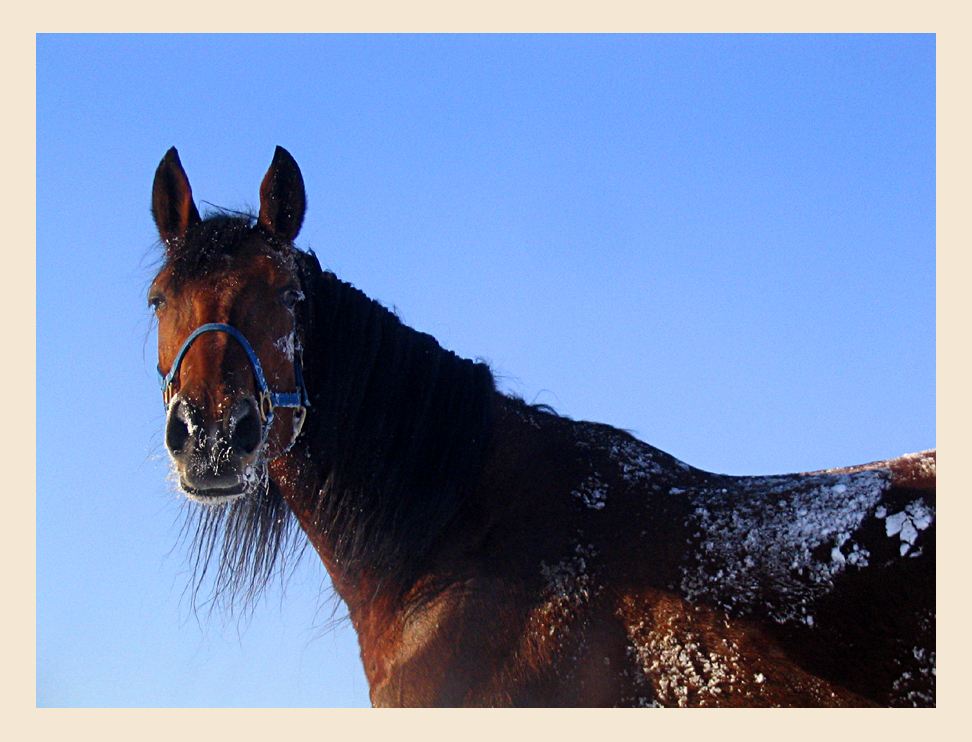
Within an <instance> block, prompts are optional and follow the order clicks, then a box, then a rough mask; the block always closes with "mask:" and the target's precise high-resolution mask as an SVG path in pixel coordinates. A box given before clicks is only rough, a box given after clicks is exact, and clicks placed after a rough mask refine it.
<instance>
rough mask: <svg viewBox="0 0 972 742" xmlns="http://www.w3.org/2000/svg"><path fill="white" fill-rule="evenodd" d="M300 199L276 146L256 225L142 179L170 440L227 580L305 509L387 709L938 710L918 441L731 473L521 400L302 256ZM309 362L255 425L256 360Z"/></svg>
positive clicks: (177, 188)
mask: <svg viewBox="0 0 972 742" xmlns="http://www.w3.org/2000/svg"><path fill="white" fill-rule="evenodd" d="M304 203H305V199H304V189H303V180H302V178H301V175H300V171H299V169H298V168H297V165H296V163H295V162H294V161H293V159H292V158H291V157H290V155H289V154H287V153H286V151H284V150H282V149H280V148H278V149H277V152H276V154H275V157H274V161H273V164H272V165H271V167H270V170H269V171H268V173H267V176H266V178H265V179H264V182H263V185H262V187H261V209H260V214H259V216H258V217H256V218H255V219H249V218H246V217H239V216H230V215H226V214H217V215H214V216H210V217H207V218H206V219H202V218H201V217H200V216H199V214H198V212H197V211H196V207H195V205H194V202H193V199H192V194H191V190H190V188H189V183H188V179H187V178H186V176H185V173H184V171H183V170H182V166H181V163H180V162H179V159H178V156H177V155H176V153H175V150H174V149H173V150H171V151H170V152H169V153H168V154H167V155H166V157H165V159H163V161H162V163H161V164H160V166H159V170H158V172H157V174H156V181H155V187H154V191H153V214H154V216H155V219H156V223H157V225H158V227H159V232H160V235H161V236H162V239H163V242H164V244H165V249H166V261H165V264H164V265H163V267H162V269H161V271H160V273H159V275H158V277H157V278H156V280H155V282H154V283H153V288H152V292H151V295H150V301H151V303H152V304H153V305H154V306H155V307H156V311H157V313H158V316H159V368H160V372H162V373H163V374H170V373H171V374H172V383H171V385H170V386H167V390H166V399H167V412H168V414H167V424H166V444H167V447H168V449H169V451H170V453H171V455H172V458H173V462H174V464H175V468H176V473H177V475H178V477H179V480H180V483H181V486H182V488H183V489H184V490H185V491H186V492H187V494H188V495H189V496H190V497H191V498H192V499H194V500H197V501H199V502H201V503H203V505H202V507H203V508H205V510H204V511H202V512H204V515H203V516H201V520H200V523H201V526H200V529H201V530H200V541H199V543H201V544H203V546H202V547H200V549H201V551H202V553H203V556H204V557H206V556H207V555H208V553H209V551H208V549H212V548H215V549H216V550H217V551H220V555H219V558H220V559H221V564H220V569H219V572H218V577H217V581H218V584H217V592H219V591H221V590H227V589H231V588H233V587H239V586H240V584H241V582H240V580H242V579H243V578H241V577H240V575H242V574H245V573H248V574H251V575H252V577H253V581H252V583H250V584H251V585H256V587H259V586H260V584H262V581H263V580H265V579H266V576H267V575H268V574H270V573H271V572H272V569H273V565H274V563H275V559H276V557H277V556H278V554H279V552H280V550H281V543H282V539H283V538H284V536H285V535H286V534H285V532H286V528H287V525H286V524H287V523H288V522H290V520H291V519H292V518H296V522H297V523H298V524H299V527H300V529H301V530H302V531H303V532H304V534H306V537H307V539H309V541H310V543H311V544H312V545H313V547H314V548H315V549H316V551H317V553H318V554H319V556H320V558H321V559H322V560H323V563H324V565H325V566H326V568H327V570H328V572H329V574H330V575H331V577H332V580H333V583H334V586H335V589H336V590H337V592H338V593H339V594H340V596H341V598H342V599H343V600H344V601H345V602H346V604H347V606H348V610H349V613H350V618H351V621H352V622H353V625H354V627H355V629H356V631H357V633H358V637H359V641H360V645H361V657H362V660H363V662H364V667H365V672H366V674H367V677H368V681H369V684H370V687H371V698H372V701H373V703H374V705H376V706H452V705H470V706H473V705H479V706H867V705H905V706H907V705H921V706H928V705H934V702H935V696H934V688H935V452H934V451H926V452H923V453H919V454H912V455H908V456H903V457H900V458H897V459H893V460H890V461H885V462H879V463H874V464H869V465H865V466H859V467H851V468H845V469H832V470H828V471H825V472H815V473H810V474H791V475H786V476H761V477H736V476H723V475H718V474H711V473H708V472H704V471H701V470H698V469H695V468H693V467H691V466H688V465H687V464H684V463H682V462H680V461H678V460H676V459H674V458H673V457H672V456H669V455H668V454H665V453H663V452H662V451H659V450H658V449H655V448H653V447H651V446H649V445H647V444H645V443H642V442H641V441H639V440H637V439H635V438H634V437H632V436H631V435H629V434H628V433H625V432H623V431H620V430H617V429H615V428H612V427H609V426H607V425H601V424H596V423H588V422H576V421H573V420H570V419H567V418H565V417H562V416H559V415H557V414H555V413H554V412H552V411H551V410H549V409H547V408H544V407H537V406H530V405H527V404H525V403H524V402H523V401H521V400H518V399H515V398H512V397H509V396H506V395H504V394H502V393H500V392H498V391H497V390H496V389H495V385H494V383H493V379H492V375H491V374H490V372H489V369H488V368H487V367H486V366H485V365H483V364H478V363H473V362H471V361H467V360H464V359H461V358H458V357H456V356H455V355H454V354H452V353H450V352H448V351H446V350H443V349H442V348H441V347H440V346H439V345H438V343H436V342H435V340H434V339H432V338H431V337H429V336H428V335H423V334H421V333H418V332H416V331H414V330H411V329H410V328H408V327H406V326H404V325H403V324H402V323H401V322H400V321H399V320H398V319H397V317H395V316H394V315H393V314H391V313H390V312H388V311H387V310H385V309H384V308H383V307H382V306H381V305H379V304H377V303H376V302H374V301H372V300H371V299H369V298H368V297H366V296H364V295H363V294H361V292H359V291H357V290H356V289H354V288H353V287H351V286H350V285H348V284H346V283H343V282H341V281H340V280H339V279H337V278H336V277H335V276H334V275H333V274H331V273H329V272H325V271H322V270H321V268H320V266H319V264H318V263H317V260H316V258H315V257H314V256H313V255H312V254H307V253H304V252H302V251H300V250H297V249H296V248H294V246H293V239H294V238H295V237H296V235H297V232H298V231H299V229H300V224H301V222H302V220H303V214H304ZM207 324H213V326H214V328H215V329H214V331H212V332H208V333H207V334H206V335H204V336H200V337H199V338H198V339H197V340H196V341H195V342H194V344H192V346H191V347H189V348H187V349H186V350H185V351H184V357H182V360H181V366H180V365H179V364H178V363H177V360H176V359H177V358H179V357H180V356H178V351H179V349H180V347H182V346H183V345H184V344H185V343H186V341H187V338H189V337H190V334H191V333H192V332H193V330H195V329H196V328H198V327H200V326H201V325H207ZM229 327H231V328H233V331H234V332H235V331H238V332H239V333H240V334H241V336H243V337H244V338H245V341H240V340H237V339H234V337H233V336H232V335H231V334H230V331H229V330H227V329H226V328H229ZM245 343H248V344H249V346H250V347H251V349H252V352H253V358H255V359H256V360H255V361H254V360H253V358H250V357H248V354H247V352H246V348H245V347H244V345H245ZM301 364H302V368H303V378H305V379H306V393H307V396H308V401H309V406H307V409H306V420H305V419H304V418H303V417H302V415H303V412H302V411H301V410H302V409H303V408H301V409H300V410H298V409H283V408H279V409H277V410H271V412H273V413H274V414H272V415H270V416H267V415H266V414H265V412H266V410H265V396H266V395H265V394H263V393H262V392H261V391H260V388H259V385H258V383H257V380H256V377H258V376H260V374H261V373H262V374H264V375H265V376H266V380H267V383H268V385H269V387H270V388H272V389H276V390H283V391H284V392H285V393H291V394H298V393H300V392H301V391H302V390H301V388H300V387H301V383H302V382H301V378H302V377H301V373H300V368H301ZM257 367H259V368H257ZM295 389H296V390H297V391H296V392H295ZM220 539H222V541H220ZM216 543H220V544H221V545H220V546H216V547H213V544H216ZM206 544H208V546H206Z"/></svg>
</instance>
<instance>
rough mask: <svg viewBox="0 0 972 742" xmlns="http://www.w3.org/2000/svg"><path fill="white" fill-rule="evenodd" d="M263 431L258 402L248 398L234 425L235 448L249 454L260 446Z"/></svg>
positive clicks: (232, 438)
mask: <svg viewBox="0 0 972 742" xmlns="http://www.w3.org/2000/svg"><path fill="white" fill-rule="evenodd" d="M262 433H263V429H262V426H261V425H260V416H259V415H258V414H257V408H256V404H255V403H254V402H252V401H250V400H247V402H246V404H245V406H244V407H243V409H242V411H241V412H240V413H239V416H238V417H237V418H236V424H235V425H234V427H233V434H232V437H231V439H230V440H231V441H232V443H233V448H234V449H236V450H237V451H239V452H241V453H242V454H243V455H245V456H249V455H250V454H252V453H253V452H254V451H256V450H257V448H259V447H260V443H261V436H262Z"/></svg>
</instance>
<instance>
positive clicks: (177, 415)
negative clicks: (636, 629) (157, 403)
mask: <svg viewBox="0 0 972 742" xmlns="http://www.w3.org/2000/svg"><path fill="white" fill-rule="evenodd" d="M183 407H184V405H182V404H180V403H178V402H177V403H176V406H175V407H174V408H173V409H172V410H171V411H170V412H169V419H168V420H167V421H166V425H165V445H166V447H167V448H168V449H169V452H170V453H172V454H173V455H175V454H178V453H181V452H182V449H183V447H184V446H185V445H186V442H187V441H188V440H189V437H190V433H189V425H188V424H187V423H186V421H185V419H184V415H185V410H184V409H183Z"/></svg>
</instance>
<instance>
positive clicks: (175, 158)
mask: <svg viewBox="0 0 972 742" xmlns="http://www.w3.org/2000/svg"><path fill="white" fill-rule="evenodd" d="M152 217H153V218H154V219H155V226H156V227H158V230H159V235H160V236H161V237H162V240H163V242H165V243H166V244H167V245H172V244H173V242H174V241H176V240H179V239H181V238H182V237H184V236H185V234H186V230H187V229H189V227H191V226H192V225H193V224H195V223H196V222H198V221H199V212H198V211H197V210H196V204H195V203H193V201H192V188H190V187H189V178H187V177H186V171H185V170H183V169H182V163H181V162H180V161H179V153H178V152H176V148H175V147H173V148H172V149H170V150H169V151H168V152H166V153H165V157H163V158H162V162H160V163H159V167H158V169H157V170H156V171H155V183H154V184H153V186H152Z"/></svg>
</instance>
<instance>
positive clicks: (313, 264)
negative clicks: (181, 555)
mask: <svg viewBox="0 0 972 742" xmlns="http://www.w3.org/2000/svg"><path fill="white" fill-rule="evenodd" d="M247 229H251V230H255V229H259V227H258V226H255V225H254V224H253V219H252V218H250V217H246V216H232V217H231V216H228V215H226V214H224V213H220V214H218V215H215V216H208V217H207V218H206V219H205V220H203V221H201V222H200V223H199V224H198V225H197V226H196V228H195V229H193V230H192V231H191V232H190V233H189V234H187V236H186V242H185V245H184V246H183V249H182V250H181V251H180V254H181V255H182V257H181V258H180V262H181V265H180V269H181V270H182V271H183V272H184V275H183V276H182V280H191V278H193V277H195V276H193V275H192V274H193V273H195V272H198V271H203V272H205V271H207V270H212V269H215V266H217V265H218V264H219V263H220V262H221V261H220V260H219V259H218V258H219V257H220V256H227V255H231V254H232V252H233V250H234V246H235V245H236V244H238V242H239V241H240V239H241V238H242V234H243V233H244V232H245V231H246V230H247ZM220 236H225V237H226V239H225V241H223V240H221V239H220ZM221 243H222V244H221ZM283 249H286V250H289V251H292V256H293V258H294V260H295V263H296V269H297V273H298V276H299V278H300V282H301V285H302V289H303V293H304V297H305V300H304V301H303V302H301V303H300V304H298V307H297V323H298V326H299V329H300V330H301V332H300V333H299V334H300V335H302V337H303V364H304V376H305V381H306V384H307V390H308V395H309V397H310V402H311V405H310V409H309V411H308V417H307V422H306V423H305V426H304V430H303V432H302V434H301V437H302V438H303V437H306V440H307V443H308V444H309V454H308V455H309V458H308V460H307V461H305V462H303V463H302V466H309V467H313V469H314V470H315V471H316V473H317V481H318V482H319V486H318V488H317V491H316V492H315V493H314V495H313V501H312V502H311V503H309V505H310V506H311V508H312V510H313V512H314V527H315V529H317V530H319V532H320V533H322V534H324V536H325V538H326V539H327V540H328V541H329V543H330V544H331V545H332V548H333V553H334V557H335V560H336V562H337V563H339V564H340V566H341V569H342V571H343V572H344V574H346V575H347V576H349V577H350V578H351V579H354V578H355V575H356V567H357V565H364V564H368V565H369V566H371V567H377V568H378V569H377V570H375V571H376V573H378V574H382V575H383V583H385V584H391V585H398V586H401V587H402V589H404V588H405V587H406V586H407V585H408V584H409V583H410V582H411V580H412V578H413V577H414V575H415V574H416V573H417V572H418V571H419V570H420V568H421V566H422V564H423V561H424V560H425V559H426V558H427V556H428V554H429V551H430V549H432V548H433V546H434V545H435V542H436V540H437V538H438V537H439V536H440V535H441V534H442V532H443V530H444V529H445V528H447V527H448V525H449V524H450V522H452V521H453V520H454V519H455V518H456V517H457V516H458V515H459V514H460V513H461V512H462V511H463V509H464V507H465V506H466V505H467V503H468V500H469V496H470V488H471V484H472V482H474V481H475V478H476V476H477V475H478V474H479V472H480V471H481V470H482V466H483V464H484V460H485V457H486V453H487V450H488V447H489V444H490V434H489V431H490V423H491V419H490V418H491V410H492V398H493V395H494V391H495V385H494V381H493V376H492V374H491V372H490V370H489V368H488V367H487V366H486V365H485V364H484V363H477V362H473V361H471V360H467V359H463V358H460V357H459V356H457V355H456V354H455V353H452V352H451V351H448V350H445V349H443V348H442V347H441V346H440V345H439V344H438V342H436V340H435V339H434V338H433V337H432V336H430V335H427V334H425V333H421V332H418V331H416V330H413V329H411V328H409V327H407V326H406V325H404V324H403V323H402V322H401V320H400V319H399V318H398V317H397V316H396V315H395V314H394V313H392V312H391V311H389V310H388V309H386V308H385V307H384V306H382V305H381V304H380V303H378V302H377V301H374V300H372V299H370V298H368V297H367V296H366V295H365V294H364V293H362V292H361V291H359V290H358V289H356V288H355V287H354V286H352V285H351V284H349V283H346V282H344V281H341V280H340V279H338V278H337V277H336V276H335V275H334V274H333V273H331V272H330V271H324V270H322V268H321V266H320V263H319V262H318V259H317V257H316V256H315V255H314V253H313V252H304V251H302V250H299V249H297V248H296V247H293V246H292V245H290V246H286V247H284V248H283ZM186 526H187V531H186V533H187V534H189V533H191V534H192V535H191V541H192V546H191V548H190V555H191V559H192V560H193V565H192V568H193V587H192V599H193V605H194V606H196V605H197V604H198V601H199V597H200V595H201V591H202V588H203V585H204V584H205V583H206V582H207V580H211V584H212V588H211V590H212V592H211V595H210V596H209V597H208V598H207V600H209V601H211V603H210V606H211V608H212V607H216V606H219V607H221V608H223V609H229V611H230V612H233V610H235V609H236V608H238V607H252V605H253V604H254V603H255V601H256V599H257V598H258V597H259V595H260V594H261V593H262V591H263V589H264V587H266V585H267V584H268V583H269V582H271V581H272V580H273V578H274V577H276V576H279V577H285V576H286V574H287V571H288V565H290V566H291V567H292V566H293V564H295V563H296V561H295V560H293V559H291V558H292V557H296V556H299V554H300V553H301V552H302V551H303V550H304V548H305V547H306V545H307V543H308V542H307V541H306V539H295V538H291V536H292V535H294V534H295V532H296V531H297V530H298V528H297V524H296V519H295V518H294V517H293V515H292V513H291V512H290V508H289V506H288V505H287V503H286V502H285V501H284V498H283V496H282V494H281V492H280V489H279V488H278V487H277V485H276V484H275V483H274V481H273V480H272V478H269V477H268V478H267V480H266V484H265V487H263V488H262V489H261V491H260V492H259V494H257V495H253V496H248V497H245V498H241V499H239V500H235V501H232V502H230V503H228V504H225V505H216V506H210V507H204V508H199V507H195V506H194V507H193V508H191V510H190V514H189V518H188V520H187V521H186ZM214 566H215V571H212V572H211V570H212V568H213V567H214ZM376 587H378V586H376Z"/></svg>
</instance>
